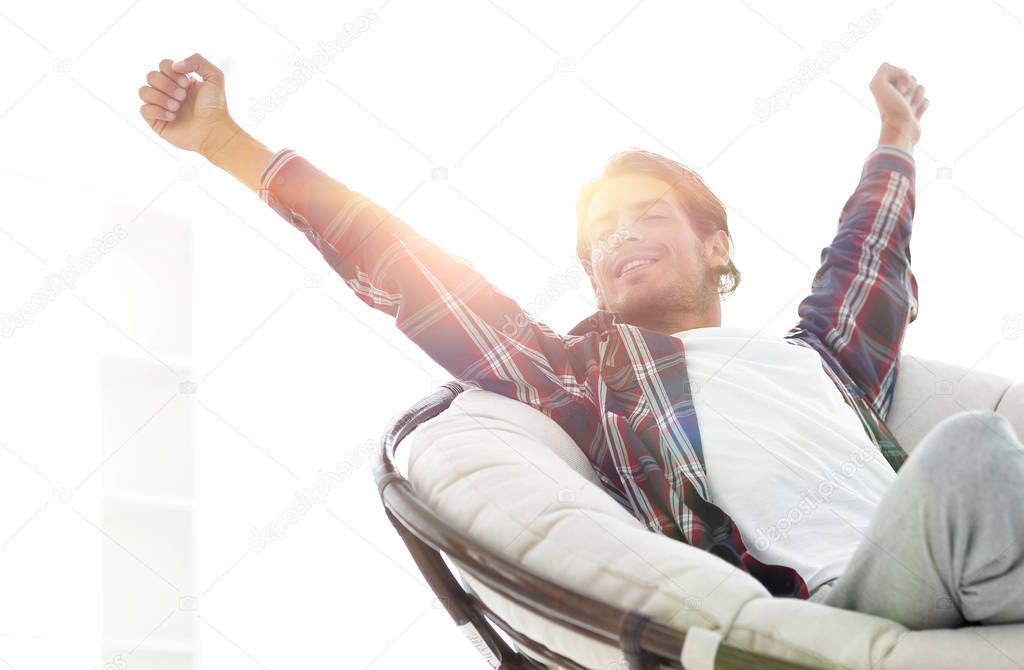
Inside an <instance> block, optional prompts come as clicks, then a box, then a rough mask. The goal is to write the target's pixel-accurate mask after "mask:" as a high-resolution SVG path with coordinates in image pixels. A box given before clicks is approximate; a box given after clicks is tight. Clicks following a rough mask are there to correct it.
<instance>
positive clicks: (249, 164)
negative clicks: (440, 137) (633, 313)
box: [140, 54, 600, 450]
mask: <svg viewBox="0 0 1024 670" xmlns="http://www.w3.org/2000/svg"><path fill="white" fill-rule="evenodd" d="M188 72H197V73H198V74H199V75H200V76H201V77H202V79H203V81H201V82H200V81H195V80H193V81H178V80H177V79H176V78H177V77H179V76H185V75H184V73H188ZM147 80H148V81H149V83H150V86H147V87H143V89H141V90H140V97H142V99H143V100H144V101H146V102H147V103H148V104H147V105H143V107H142V109H141V110H140V111H141V113H142V115H143V117H144V118H146V119H147V120H148V121H149V123H150V126H151V127H152V128H153V130H154V131H155V132H157V133H158V134H159V135H160V136H161V137H163V138H164V139H166V140H167V141H169V142H171V143H172V144H174V145H175V146H178V147H179V148H184V149H189V150H193V151H199V152H200V153H202V154H203V155H204V156H206V157H207V158H208V159H209V160H210V161H211V162H212V163H213V164H215V165H218V166H219V167H221V168H223V169H224V170H226V171H227V172H229V173H231V174H232V175H234V176H235V177H236V178H237V179H238V180H239V181H241V182H242V183H244V184H245V185H246V186H248V187H249V188H250V189H252V190H253V191H255V192H256V193H257V194H258V195H259V196H260V198H261V199H262V200H263V201H264V202H266V203H267V204H268V205H269V206H270V207H271V208H273V209H274V211H276V212H277V213H278V214H279V215H280V216H281V217H283V218H284V219H285V220H286V221H288V222H289V223H291V224H292V225H293V226H295V227H296V228H298V229H299V230H300V231H302V232H303V233H304V234H305V235H306V237H307V238H308V239H309V241H310V242H312V244H313V245H314V246H315V247H316V248H317V250H318V251H319V252H320V253H321V255H322V256H323V257H324V259H325V260H326V261H327V263H328V264H329V265H330V266H331V267H332V268H333V269H334V270H335V271H336V272H337V273H338V274H339V275H340V276H341V277H342V278H343V279H344V280H345V283H346V284H347V285H348V286H349V288H350V289H352V291H353V292H354V293H355V294H356V296H357V297H358V298H359V299H360V300H362V301H363V302H365V303H366V304H367V305H369V306H371V307H374V308H376V309H378V310H380V311H382V312H385V313H387V314H390V315H391V316H393V317H395V320H396V324H397V326H398V328H399V330H401V331H402V332H403V333H404V334H405V335H406V336H408V337H409V338H410V339H411V340H413V341H414V342H415V343H416V344H417V345H418V346H419V347H420V348H421V349H423V350H424V351H425V352H426V353H427V354H428V355H430V357H431V358H433V359H434V360H435V361H436V362H437V363H438V364H439V365H441V366H442V367H444V368H445V369H446V370H447V371H448V372H449V373H451V374H452V375H453V376H454V377H455V378H456V379H459V380H460V381H466V382H469V383H471V384H473V385H475V386H478V387H480V388H484V389H486V390H490V391H494V392H496V393H500V394H502V395H505V396H508V397H511V398H515V399H517V400H520V401H522V402H525V403H527V404H529V405H531V406H533V407H535V408H536V409H539V410H541V411H543V412H545V413H546V414H548V416H551V417H552V418H553V419H555V420H556V421H557V422H558V423H559V424H560V425H561V426H562V427H563V428H564V429H565V430H566V432H568V433H569V434H570V436H571V437H572V438H573V439H574V440H575V441H576V443H577V444H579V445H580V447H581V448H583V449H584V450H587V449H589V448H590V447H591V443H592V442H593V436H594V435H595V434H596V432H597V430H598V428H599V421H600V417H598V416H597V411H596V409H595V407H596V405H595V402H596V401H595V398H594V397H593V391H592V388H593V387H592V386H591V384H590V383H589V382H590V381H591V380H590V376H591V375H593V374H596V372H595V371H593V370H590V369H588V367H587V366H586V364H585V361H586V360H587V359H588V357H592V356H593V354H594V349H595V348H596V347H597V346H599V342H598V339H599V338H598V336H597V334H596V333H595V334H590V335H584V336H574V337H563V336H560V335H557V334H556V333H554V332H552V331H551V330H550V329H549V328H548V327H547V326H546V325H544V324H543V323H539V322H537V321H535V320H534V319H533V318H532V316H531V315H529V314H528V313H526V312H525V311H524V310H523V309H522V308H520V306H519V305H518V304H517V303H516V302H515V301H513V300H512V299H511V298H509V297H508V296H506V295H505V294H504V293H502V292H501V291H499V290H498V289H496V288H495V287H493V286H491V285H490V284H489V283H488V282H487V281H486V280H485V279H484V278H483V276H481V275H480V274H479V273H478V272H477V271H476V270H475V269H474V268H473V267H472V266H471V265H470V264H469V263H467V262H466V261H464V260H462V259H459V258H457V257H456V256H454V255H451V254H449V253H447V252H446V251H445V250H443V249H442V248H440V247H439V246H437V245H435V244H434V243H432V242H431V241H429V240H428V239H426V238H424V237H423V236H421V235H419V234H418V233H416V232H415V231H414V230H413V229H412V228H411V227H410V226H409V225H407V224H406V223H405V222H404V221H402V220H401V219H400V218H398V217H396V216H394V215H392V214H391V213H389V212H388V211H387V210H385V209H384V208H383V207H380V206H379V205H377V204H375V203H374V202H373V201H371V200H369V199H368V198H366V197H365V196H363V195H362V194H360V193H358V192H356V191H353V190H350V189H349V188H348V187H347V186H346V185H345V184H343V183H341V182H338V181H336V180H334V179H332V178H331V177H330V176H328V175H327V174H325V173H323V172H322V171H320V170H319V169H317V168H316V167H315V166H314V165H312V164H311V163H310V162H309V161H308V160H306V159H305V158H303V157H302V156H300V155H298V154H297V153H296V152H295V151H294V150H292V149H280V150H278V151H276V152H272V151H270V150H269V149H267V147H265V146H264V145H262V144H261V143H259V142H257V141H256V140H255V139H253V138H252V137H251V136H250V135H249V134H248V133H246V132H245V131H243V130H242V129H241V128H240V127H239V126H238V125H237V124H236V123H235V122H234V121H233V120H231V117H230V115H229V114H228V113H227V106H226V103H225V101H224V77H223V73H222V72H221V71H220V70H219V69H217V68H216V67H215V66H213V65H212V64H211V63H209V62H208V61H207V60H206V59H204V58H203V57H202V56H200V55H199V54H195V55H193V56H191V57H189V58H188V59H186V60H185V61H183V62H181V64H177V63H175V64H172V63H171V61H170V60H165V61H162V62H161V64H160V71H159V72H151V73H150V74H149V77H148V79H147ZM180 84H184V85H185V88H186V89H187V96H184V97H183V98H182V99H180V100H179V101H178V104H177V105H173V104H170V102H171V98H173V97H174V91H175V90H176V89H177V87H178V86H179V85H180ZM179 97H181V96H180V95H179ZM168 105H170V106H168ZM171 108H173V110H174V111H173V113H172V114H171V115H170V116H168V114H167V113H168V112H171V111H172V110H171Z"/></svg>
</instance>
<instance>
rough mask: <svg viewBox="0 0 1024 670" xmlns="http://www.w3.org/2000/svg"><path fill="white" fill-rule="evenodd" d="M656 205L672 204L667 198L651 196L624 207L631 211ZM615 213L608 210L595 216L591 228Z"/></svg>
mask: <svg viewBox="0 0 1024 670" xmlns="http://www.w3.org/2000/svg"><path fill="white" fill-rule="evenodd" d="M655 205H670V206H671V203H669V201H668V200H666V199H665V198H651V199H649V200H640V201H637V202H634V203H630V204H629V205H626V206H625V207H623V209H625V210H627V211H630V212H636V211H641V210H647V209H650V208H652V207H654V206H655ZM614 214H615V212H606V213H604V214H601V215H599V216H595V217H594V218H593V219H591V221H590V229H591V230H592V229H594V228H596V227H597V226H598V225H600V224H602V223H604V222H605V221H607V220H608V219H610V218H611V217H612V216H613V215H614Z"/></svg>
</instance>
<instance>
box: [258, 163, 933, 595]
mask: <svg viewBox="0 0 1024 670" xmlns="http://www.w3.org/2000/svg"><path fill="white" fill-rule="evenodd" d="M914 176H915V165H914V161H913V159H912V157H911V156H910V155H909V154H907V153H906V152H904V151H901V150H900V149H898V148H895V147H887V146H881V147H879V148H877V149H875V150H874V151H873V152H871V153H870V154H869V155H868V157H867V159H866V161H865V164H864V167H863V170H862V173H861V178H860V183H859V184H858V185H857V189H856V191H855V192H854V193H853V195H852V196H851V197H850V199H849V200H848V201H847V203H846V205H845V206H844V208H843V210H842V214H841V216H840V218H839V225H838V232H837V234H836V236H835V238H834V239H833V241H832V243H831V244H830V245H829V246H828V247H826V248H824V249H823V250H822V254H821V262H822V265H821V268H820V269H819V270H818V272H817V273H816V275H815V277H814V280H813V282H812V286H811V292H810V295H808V296H807V297H806V298H805V299H804V300H803V301H802V302H801V303H800V306H799V308H798V316H799V321H798V322H797V324H796V325H795V326H794V327H793V328H792V329H791V330H789V331H788V332H787V333H786V334H785V335H784V336H783V337H784V338H785V339H786V341H787V342H790V343H792V344H794V345H797V346H803V347H811V348H813V349H815V350H816V351H817V352H818V353H819V354H820V356H821V359H822V366H823V368H824V370H825V371H826V373H827V374H828V375H829V377H830V378H831V379H832V380H833V381H834V382H835V384H836V386H837V387H838V388H839V390H840V392H841V393H842V395H843V397H844V398H845V400H846V402H847V403H848V404H849V405H850V406H852V407H853V408H854V409H855V410H856V412H857V414H858V416H859V417H860V419H861V422H862V423H863V425H864V428H865V430H866V431H867V434H868V435H869V436H870V438H871V439H872V441H873V442H874V443H875V444H876V445H877V447H878V448H879V450H880V451H881V452H882V454H883V455H884V457H885V458H886V460H887V461H888V462H889V463H890V465H892V467H893V469H894V470H896V471H898V470H899V468H900V466H901V465H902V463H903V462H904V460H905V459H906V458H907V453H906V452H905V451H904V450H903V449H902V448H901V447H900V445H899V444H898V443H897V441H896V439H895V437H894V436H893V435H892V433H891V432H890V431H889V429H888V427H887V426H886V425H885V422H884V418H885V417H886V416H887V414H888V410H889V406H890V404H891V401H892V393H893V387H894V385H895V382H896V375H897V372H898V369H899V360H900V347H901V345H902V342H903V335H904V330H905V328H906V326H907V324H908V323H910V322H911V321H913V320H914V319H915V318H916V316H917V282H916V280H915V278H914V275H913V274H912V273H911V270H910V249H909V242H910V234H911V222H912V219H913V213H914ZM258 194H259V197H260V198H261V199H262V200H263V201H264V202H266V203H267V204H268V205H269V206H270V207H271V208H273V209H274V210H275V211H276V212H277V213H278V214H279V215H281V216H282V217H283V218H284V219H285V220H286V221H288V222H289V223H291V224H292V225H294V226H295V227H296V228H298V229H299V230H301V231H302V232H303V233H305V235H306V237H307V238H308V239H309V241H310V242H312V243H313V245H314V246H315V247H316V248H317V249H318V250H319V251H320V253H321V255H322V256H323V257H324V259H325V260H326V261H327V262H328V264H330V266H331V267H332V268H333V269H334V270H335V271H336V272H337V273H338V274H339V275H340V276H341V277H342V278H343V279H344V280H345V282H346V284H347V285H348V286H349V288H351V289H352V291H353V292H354V293H355V294H356V296H358V297H359V299H361V300H362V301H363V302H365V303H366V304H368V305H370V306H371V307H374V308H376V309H378V310H381V311H383V312H386V313H387V314H390V315H391V316H393V317H395V320H396V325H397V326H398V328H399V330H401V331H402V332H403V333H404V334H405V335H406V336H407V337H409V338H410V339H411V340H412V341H413V342H415V343H416V344H417V345H418V346H419V347H421V348H422V349H423V350H424V351H425V352H426V353H427V354H428V355H429V356H430V357H431V358H433V359H434V360H435V361H436V362H437V363H438V364H439V365H441V366H442V367H444V368H445V369H446V370H447V371H448V372H449V373H450V374H452V375H453V376H454V377H455V378H456V379H457V380H459V381H460V382H463V383H464V386H465V387H467V388H469V387H473V388H482V389H486V390H488V391H493V392H495V393H500V394H502V395H505V396H508V397H511V398H515V399H517V400H519V401H521V402H524V403H527V404H529V405H531V406H533V407H534V408H536V409H538V410H540V411H542V412H544V413H545V414H546V415H548V416H549V417H551V418H552V419H553V420H554V421H555V422H557V423H558V424H559V425H560V426H561V427H562V428H563V429H564V430H565V431H566V432H567V433H568V434H569V435H570V437H572V439H573V440H574V441H575V442H576V444H577V445H579V446H580V448H581V449H582V450H583V451H584V453H586V454H587V456H588V458H589V459H590V462H591V463H592V464H593V466H594V468H595V470H596V471H597V473H598V476H599V477H600V479H601V481H602V483H603V485H604V487H605V488H606V489H607V491H608V493H609V494H611V495H612V496H613V497H614V498H615V499H616V500H617V501H618V502H619V503H620V504H622V505H623V506H624V507H625V508H626V509H627V510H629V511H630V512H631V513H632V514H633V515H634V516H635V517H636V518H638V519H639V520H640V521H641V522H643V523H644V524H645V525H646V527H647V528H648V529H650V530H651V531H655V532H659V533H662V534H664V535H668V536H669V537H672V538H675V539H677V540H679V541H681V542H685V543H687V544H690V545H691V546H694V547H697V548H699V549H703V550H705V551H709V552H711V553H713V554H715V555H716V556H719V557H720V558H722V559H724V560H726V561H728V562H729V563H731V564H732V565H734V566H735V567H737V568H739V569H741V570H744V571H745V572H748V573H749V574H751V575H753V576H754V577H755V578H756V579H757V580H758V581H760V582H761V583H762V584H763V585H764V586H765V587H766V588H767V589H768V591H769V592H771V593H772V594H773V595H775V596H785V597H796V598H807V597H808V596H809V593H808V590H807V585H806V583H805V582H804V580H803V579H802V578H801V577H800V575H799V574H797V572H796V570H794V569H793V568H791V567H788V566H784V565H766V564H763V563H761V562H759V561H758V560H757V559H756V558H754V557H753V556H752V555H751V554H750V553H749V552H748V551H747V548H746V547H745V545H744V543H743V540H742V539H741V537H740V533H739V530H738V529H737V528H736V525H735V524H734V523H733V521H732V520H731V519H730V518H729V517H728V515H726V514H725V512H723V511H722V510H721V509H720V508H719V507H717V506H715V505H713V504H711V503H709V502H707V501H708V499H709V495H708V480H707V474H706V472H705V464H704V445H703V444H702V442H701V434H700V430H699V427H698V422H697V416H696V414H695V412H694V405H693V400H692V398H691V395H690V385H689V380H688V377H687V372H686V358H685V352H684V347H683V342H682V340H681V339H680V338H678V337H675V336H673V335H666V334H663V333H658V332H654V331H650V330H646V329H644V328H639V327H636V326H633V325H629V324H625V323H620V322H619V321H618V320H617V318H616V316H615V315H613V314H612V313H610V312H607V311H598V312H596V313H594V314H592V315H591V316H589V317H588V318H586V319H584V320H583V321H582V322H580V323H579V324H578V325H577V326H575V327H574V328H573V329H572V330H571V331H570V332H569V334H568V335H559V334H557V333H555V332H553V331H552V330H551V329H550V328H548V326H546V325H545V324H543V323H540V322H538V321H536V320H535V319H534V318H532V317H531V316H530V315H529V314H528V313H526V312H525V311H524V310H523V309H522V308H521V307H520V306H519V305H518V304H517V303H516V302H515V301H514V300H512V299H511V298H509V297H508V296H507V295H505V294H504V293H502V292H501V291H500V290H498V289H497V288H495V287H494V286H492V285H491V284H489V283H488V282H487V281H486V280H485V279H484V277H483V276H481V275H480V274H479V273H478V272H477V271H476V270H475V269H474V268H473V267H472V265H470V264H469V263H468V262H467V261H465V260H463V259H461V258H458V257H457V256H454V255H453V254H451V253H449V252H447V251H445V250H444V249H442V248H440V247H439V246H437V245H435V244H434V243H432V242H430V241H429V240H427V239H426V238H424V237H422V236H421V235H419V234H418V233H416V232H415V231H414V230H413V229H412V228H411V227H409V225H407V224H406V223H405V222H404V221H402V220H401V219H400V218H398V217H397V216H395V215H392V214H390V213H389V212H388V211H387V210H385V209H384V208H382V207H380V206H378V205H377V204H375V203H374V202H372V201H371V200H369V199H368V198H366V197H365V196H363V195H362V194H360V193H358V192H355V191H352V190H349V188H347V187H346V186H345V185H343V184H341V183H339V182H337V181H335V180H334V179H332V178H331V177H329V176H328V175H326V174H325V173H323V172H322V171H320V170H318V169H317V168H316V167H315V166H313V165H312V164H311V163H310V162H309V161H307V160H306V159H304V158H302V157H301V156H299V155H298V154H297V153H296V152H295V151H294V150H292V149H287V148H286V149H281V150H280V151H278V152H276V153H275V154H274V155H273V156H272V157H271V158H270V159H269V160H268V162H267V164H266V165H265V166H264V167H263V170H262V172H261V175H260V189H259V191H258ZM711 448H714V445H712V446H711Z"/></svg>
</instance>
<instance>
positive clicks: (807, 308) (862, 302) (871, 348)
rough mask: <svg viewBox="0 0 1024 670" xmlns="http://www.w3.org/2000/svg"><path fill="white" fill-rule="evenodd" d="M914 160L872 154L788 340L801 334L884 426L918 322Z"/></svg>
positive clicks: (884, 151) (882, 150) (886, 150)
mask: <svg viewBox="0 0 1024 670" xmlns="http://www.w3.org/2000/svg"><path fill="white" fill-rule="evenodd" d="M914 177H915V166H914V161H913V158H912V157H911V156H910V155H909V154H907V153H906V152H905V151H901V150H900V149H898V148H896V147H889V146H880V147H878V148H877V149H875V151H873V152H871V154H870V155H869V156H868V158H867V160H866V161H865V164H864V168H863V170H862V172H861V178H860V183H859V184H858V185H857V189H856V190H855V191H854V193H853V195H852V196H850V199H849V200H848V201H847V202H846V205H845V206H844V207H843V210H842V214H841V215H840V217H839V229H838V232H837V233H836V236H835V238H834V239H833V240H832V243H831V244H830V245H829V246H827V247H825V248H824V249H823V250H822V252H821V267H820V268H819V269H818V272H817V273H816V274H815V276H814V282H813V285H812V289H811V294H810V295H809V296H807V297H806V298H804V300H803V301H802V302H801V303H800V306H799V307H798V309H797V312H798V314H799V317H800V320H799V322H798V324H797V325H796V326H795V327H794V328H793V329H792V330H790V331H789V333H787V335H786V337H796V336H798V334H799V332H800V331H801V330H802V331H807V332H810V333H813V334H814V335H816V336H817V337H818V338H819V339H820V340H821V341H822V342H823V343H824V344H825V346H826V347H828V348H829V350H830V351H831V352H832V353H833V354H834V355H835V356H836V358H837V359H838V360H839V362H840V364H841V365H842V366H843V369H844V370H846V372H847V373H848V374H849V375H850V377H851V378H852V379H853V380H854V381H855V382H856V384H857V386H859V387H860V389H861V390H862V391H863V392H864V393H865V395H866V399H867V400H868V402H870V403H871V405H872V407H873V408H874V409H875V411H876V412H878V414H879V416H881V417H882V418H883V419H884V418H886V416H887V415H888V411H889V407H890V405H891V403H892V392H893V389H894V387H895V382H896V375H897V373H898V371H899V363H900V348H901V347H902V344H903V336H904V333H905V331H906V327H907V325H908V324H909V323H910V322H912V321H913V320H914V319H915V318H917V307H918V304H917V297H918V296H917V280H916V279H915V277H914V275H913V273H912V272H911V269H910V233H911V225H912V222H913V218H914Z"/></svg>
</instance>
